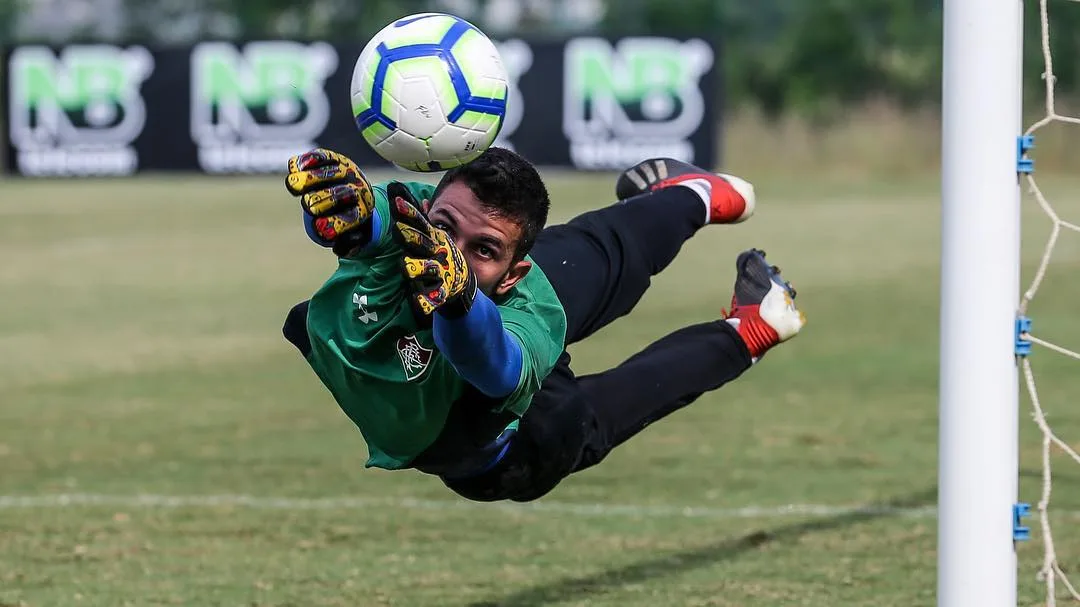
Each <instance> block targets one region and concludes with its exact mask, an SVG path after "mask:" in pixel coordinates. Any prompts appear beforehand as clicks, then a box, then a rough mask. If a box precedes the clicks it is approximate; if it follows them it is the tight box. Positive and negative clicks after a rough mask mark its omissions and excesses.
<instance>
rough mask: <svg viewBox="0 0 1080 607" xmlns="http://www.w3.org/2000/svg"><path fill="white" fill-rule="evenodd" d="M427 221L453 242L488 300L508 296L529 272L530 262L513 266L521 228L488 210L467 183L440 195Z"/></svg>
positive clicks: (522, 262) (456, 183) (445, 189)
mask: <svg viewBox="0 0 1080 607" xmlns="http://www.w3.org/2000/svg"><path fill="white" fill-rule="evenodd" d="M428 220H429V221H430V222H431V224H432V225H434V226H435V227H437V228H440V229H442V230H445V231H446V233H447V234H449V236H450V238H451V239H453V241H454V244H455V245H457V248H458V249H460V250H461V252H462V254H464V255H465V261H466V262H467V263H468V264H469V268H470V269H471V270H472V272H473V274H474V275H476V283H477V286H478V287H479V288H480V290H481V291H483V292H484V294H486V295H488V296H489V297H490V296H493V295H502V294H504V293H506V292H507V291H509V290H510V289H511V288H512V287H513V286H514V285H515V284H516V283H517V281H518V280H521V279H522V278H523V277H524V276H525V274H526V273H527V272H528V271H529V267H530V266H531V264H530V263H529V262H527V261H518V262H516V263H511V261H512V260H513V257H514V253H515V252H516V248H517V242H518V239H519V238H520V237H521V226H520V225H519V224H518V223H517V222H515V221H513V220H511V219H507V218H504V217H498V216H494V215H491V214H489V213H488V212H487V211H485V210H484V208H483V206H482V205H481V203H480V200H479V199H478V198H477V197H476V195H475V194H473V192H472V190H471V189H469V186H467V185H465V184H464V183H462V182H460V181H455V182H452V183H450V184H449V185H447V186H446V187H444V188H443V189H442V191H441V192H439V197H438V198H436V199H435V200H434V201H433V202H432V203H431V209H430V211H429V212H428Z"/></svg>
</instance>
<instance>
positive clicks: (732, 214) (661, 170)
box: [615, 158, 756, 223]
mask: <svg viewBox="0 0 1080 607" xmlns="http://www.w3.org/2000/svg"><path fill="white" fill-rule="evenodd" d="M673 185H681V186H686V187H688V188H690V189H692V190H694V192H695V193H697V195H698V196H700V197H701V200H702V201H703V202H704V203H705V223H740V222H743V221H746V220H747V219H750V216H751V215H753V214H754V206H755V203H756V200H755V196H754V186H753V185H752V184H751V183H750V182H748V181H746V180H745V179H740V178H739V177H735V176H734V175H725V174H723V173H720V174H715V173H710V172H708V171H706V170H705V169H703V168H700V167H696V166H694V165H692V164H689V163H686V162H683V161H681V160H675V159H673V158H650V159H649V160H644V161H642V162H639V163H637V164H635V165H634V166H632V167H630V168H629V169H626V170H625V171H623V173H622V175H619V179H618V181H616V182H615V196H616V197H618V199H619V200H626V199H627V198H631V197H633V196H637V195H639V194H644V193H646V192H652V191H656V190H659V189H663V188H666V187H670V186H673Z"/></svg>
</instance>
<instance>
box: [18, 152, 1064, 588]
mask: <svg viewBox="0 0 1080 607" xmlns="http://www.w3.org/2000/svg"><path fill="white" fill-rule="evenodd" d="M748 177H750V178H751V179H754V178H755V176H754V175H748ZM549 180H550V184H551V187H552V193H553V199H554V200H555V208H554V214H555V217H554V221H563V220H565V219H567V218H568V217H570V216H572V215H573V214H574V213H576V212H579V211H582V210H585V209H588V208H591V207H595V206H597V205H599V204H603V203H606V201H607V200H608V199H609V197H610V192H611V190H612V187H611V184H612V177H611V176H575V175H569V174H564V173H554V172H553V173H552V174H551V175H549ZM757 185H758V192H759V196H760V211H759V213H758V215H757V216H756V217H755V218H754V219H753V220H752V221H750V222H749V223H747V224H743V225H740V226H737V227H730V228H714V229H709V230H706V231H704V232H702V233H701V234H700V235H699V236H698V237H697V238H695V239H694V240H692V241H691V242H689V243H688V244H687V245H686V247H685V248H684V250H683V253H682V255H681V256H680V258H679V259H678V260H677V261H676V262H675V264H674V265H673V266H672V267H671V268H669V270H668V271H666V272H665V273H664V274H662V275H661V276H660V277H659V278H658V279H656V281H655V282H654V286H653V288H652V290H651V291H650V292H649V294H648V295H647V296H646V298H645V300H644V301H643V302H642V303H641V304H640V306H639V307H638V309H637V310H636V311H635V312H634V314H633V316H632V317H630V318H628V319H624V320H622V321H620V322H617V323H615V324H613V325H612V326H610V327H608V328H607V329H605V330H603V331H601V332H600V333H599V334H597V335H596V336H595V337H594V338H592V339H591V340H589V341H588V342H587V343H584V344H581V345H580V346H577V347H575V348H574V350H573V354H574V360H575V366H576V367H577V370H578V371H579V372H589V371H596V370H600V369H603V368H605V367H607V366H610V365H613V364H615V363H617V362H619V360H620V359H621V358H623V357H625V356H626V355H628V354H629V353H631V352H633V351H635V350H636V349H638V348H641V347H643V346H645V345H646V344H647V343H649V342H650V341H651V340H653V339H655V338H657V337H660V336H661V335H663V334H664V333H666V332H668V331H671V330H674V329H676V328H678V327H679V326H681V325H682V324H686V323H690V322H695V321H698V320H705V319H709V318H712V317H715V316H716V314H717V313H718V311H719V309H720V307H721V306H723V305H725V304H726V303H727V300H728V299H729V298H730V284H731V281H732V278H733V276H732V262H733V259H734V256H735V254H736V253H737V252H738V251H740V250H742V249H744V248H747V247H749V246H761V247H763V248H765V249H766V250H768V252H769V256H770V258H771V259H774V260H775V261H776V262H778V263H779V264H780V265H781V266H782V267H783V268H784V271H785V275H787V276H788V277H790V278H791V279H792V280H793V281H794V282H795V284H796V286H797V287H798V289H799V301H800V304H801V306H802V307H803V309H804V310H805V311H806V313H807V316H808V317H809V320H810V322H809V324H808V326H807V328H806V330H805V332H804V334H803V335H801V336H799V337H798V338H797V339H796V340H794V341H792V342H791V343H790V344H787V345H785V346H783V347H781V348H779V349H778V350H776V351H775V352H774V353H771V354H770V355H769V356H768V357H767V358H766V359H765V360H764V361H763V362H762V363H761V365H760V366H758V367H757V368H755V369H753V370H751V371H750V372H748V373H747V374H746V375H744V376H743V378H742V379H740V380H738V381H737V382H735V383H733V384H731V385H729V386H727V387H725V388H723V389H722V390H720V391H718V392H715V393H712V394H709V395H706V396H704V397H703V398H701V399H700V400H699V401H698V402H697V403H695V404H694V405H693V406H691V407H689V408H688V409H686V410H683V411H681V412H679V413H677V414H676V415H673V416H672V417H670V418H668V419H666V420H664V421H663V422H660V423H657V424H655V425H654V426H652V427H650V428H649V429H648V430H647V431H645V432H644V433H643V434H641V435H640V436H639V437H637V438H636V439H634V440H633V441H632V442H631V443H628V444H627V445H625V446H624V447H622V448H620V449H618V450H617V451H615V452H614V453H613V454H612V455H611V457H610V458H609V459H608V460H607V461H606V462H604V463H603V464H602V465H600V466H599V467H597V468H595V469H593V470H590V471H588V472H586V473H583V474H580V475H578V476H575V477H572V478H570V479H568V480H567V481H566V482H565V483H564V484H563V485H561V486H560V487H559V488H558V489H557V490H556V491H555V492H554V493H552V494H551V495H550V496H548V497H547V498H545V499H544V500H542V501H541V502H540V503H539V505H540V507H538V508H505V507H498V506H471V505H469V504H467V503H466V502H464V501H463V500H460V499H458V498H457V497H456V496H454V495H453V494H451V493H449V492H448V491H447V490H446V489H445V488H444V487H443V486H442V485H441V484H440V483H439V482H438V481H437V480H435V479H432V478H428V477H425V476H422V475H420V474H417V473H413V472H403V473H402V472H399V473H391V472H385V471H379V470H364V469H363V462H364V460H365V457H366V451H365V448H364V445H363V443H362V441H361V440H360V436H359V434H358V433H357V431H356V430H355V428H354V427H353V426H352V425H351V424H350V423H349V422H348V420H347V419H346V418H345V417H344V415H342V414H341V412H340V411H339V410H338V408H337V406H336V405H335V404H334V402H333V401H332V400H331V399H330V398H329V396H328V394H327V393H326V391H325V390H324V389H323V388H322V387H321V385H320V384H319V383H318V382H317V380H316V379H315V377H314V376H313V375H312V374H311V372H310V371H309V370H308V369H307V368H306V366H305V364H304V363H303V361H302V360H301V359H300V358H299V357H298V355H296V354H295V352H294V351H293V350H292V347H291V346H289V345H288V344H287V343H286V342H284V340H283V339H282V338H281V337H280V332H279V328H280V325H281V321H282V319H283V317H284V314H285V312H286V311H287V310H288V308H289V307H290V306H291V305H292V304H293V303H295V302H296V301H299V300H300V299H302V298H305V297H307V296H308V295H310V293H311V292H312V291H313V290H314V289H315V288H316V287H317V286H318V285H319V284H320V283H321V281H322V280H323V279H324V278H325V277H326V276H327V275H328V273H329V272H330V271H331V269H332V267H333V263H334V262H333V259H332V258H330V257H329V256H328V254H327V252H326V251H324V250H321V249H318V248H317V247H315V246H313V245H311V244H310V243H308V242H307V240H306V238H305V237H304V235H303V232H302V230H301V229H300V226H299V222H298V213H299V210H298V208H297V206H296V205H295V202H294V201H293V200H292V199H290V198H289V197H288V196H287V195H286V194H285V193H284V192H283V189H282V188H281V183H280V180H279V179H277V178H275V177H267V178H264V179H226V178H221V179H191V178H184V179H181V178H165V177H148V178H142V179H138V180H129V181H111V180H102V181H70V182H32V181H27V182H23V181H8V182H5V184H4V186H5V189H4V191H5V197H4V201H3V204H0V255H2V256H3V258H4V260H5V261H4V263H3V264H0V298H2V301H3V310H4V314H3V315H2V316H0V395H2V396H0V403H2V406H0V495H2V496H27V497H41V496H50V495H56V494H94V495H104V496H112V497H111V499H114V501H112V502H108V503H103V504H98V505H93V504H89V505H88V504H71V505H67V506H58V505H55V504H54V505H51V506H41V505H38V506H33V505H28V506H25V507H3V508H0V605H4V606H10V605H29V606H33V607H44V606H53V605H108V606H117V605H161V604H164V605H200V606H209V605H236V606H240V605H279V606H280V605H305V606H308V605H407V606H410V607H412V606H420V605H440V606H441V605H473V606H480V605H489V606H490V605H512V606H520V605H549V604H560V605H620V606H621V605H726V606H743V605H815V606H818V605H820V606H828V607H832V606H836V605H845V606H846V605H874V606H888V605H897V606H901V605H902V606H905V607H907V606H911V605H933V604H934V601H935V585H936V560H935V559H936V557H935V545H936V519H935V518H934V517H932V516H912V515H908V514H896V513H889V512H883V513H880V514H875V513H869V514H853V513H843V512H840V513H837V514H835V515H820V516H816V515H810V514H805V515H783V516H781V515H776V514H768V513H764V512H763V514H762V515H761V516H759V517H747V518H737V517H732V516H725V512H730V511H731V510H732V509H739V508H745V507H758V508H762V509H765V510H767V509H770V508H776V507H779V506H783V505H785V504H821V505H831V506H837V507H846V506H858V505H864V504H878V505H881V504H885V505H892V506H896V507H897V508H898V509H900V510H903V509H907V508H925V507H931V508H932V507H933V506H934V505H935V504H936V482H937V479H936V476H937V421H936V420H937V356H938V317H937V307H938V226H939V208H938V194H937V192H938V182H937V181H936V179H912V178H905V179H904V180H902V181H899V180H898V181H895V182H891V183H887V182H869V181H859V180H847V181H844V180H840V179H839V178H833V179H828V180H827V179H822V180H817V181H814V180H811V181H807V180H787V181H785V180H779V179H764V180H759V181H758V183H757ZM1044 185H1045V186H1046V188H1047V190H1048V192H1049V194H1050V195H1051V200H1053V201H1054V202H1055V203H1057V204H1058V205H1059V209H1060V210H1061V211H1062V213H1063V214H1064V215H1065V216H1066V218H1071V219H1073V220H1074V221H1075V220H1080V202H1077V200H1076V193H1077V192H1080V181H1067V180H1057V181H1052V180H1049V181H1047V182H1046V183H1045V184H1044ZM1030 202H1031V201H1030V200H1027V201H1026V206H1027V208H1028V210H1027V211H1026V213H1025V246H1024V252H1025V279H1026V278H1028V277H1030V272H1031V269H1032V264H1033V263H1034V262H1035V261H1037V259H1038V256H1039V254H1040V251H1041V246H1042V244H1043V242H1044V241H1045V237H1046V235H1047V233H1048V228H1049V224H1048V222H1047V221H1046V220H1045V218H1044V217H1043V216H1042V215H1040V214H1039V213H1038V212H1037V210H1035V208H1034V206H1033V205H1032V204H1030ZM1078 270H1080V236H1077V235H1075V234H1070V235H1066V236H1064V237H1063V239H1062V241H1061V244H1060V248H1059V250H1058V252H1057V254H1056V256H1055V263H1054V265H1053V266H1052V269H1051V273H1050V275H1049V278H1048V280H1047V282H1046V284H1045V286H1044V288H1043V291H1041V292H1040V295H1039V297H1038V299H1037V300H1036V304H1035V306H1034V307H1033V309H1032V315H1033V316H1034V317H1035V319H1036V329H1037V332H1038V333H1039V334H1040V335H1041V336H1043V337H1045V338H1049V339H1052V340H1055V341H1058V342H1060V343H1062V344H1064V345H1069V346H1072V347H1073V348H1076V347H1080V315H1078V314H1077V309H1076V306H1075V303H1074V302H1075V301H1076V299H1077V297H1080V281H1078V280H1077V277H1078ZM978 303H979V294H978V293H973V294H972V298H971V305H972V306H977V305H978ZM1033 362H1034V364H1035V368H1036V373H1037V376H1038V378H1039V381H1040V387H1041V395H1042V397H1043V399H1044V400H1045V404H1046V407H1047V408H1048V409H1049V411H1050V413H1051V423H1052V424H1053V425H1054V426H1055V429H1057V430H1058V431H1059V432H1060V433H1061V436H1062V437H1063V438H1064V439H1065V440H1066V441H1070V442H1071V444H1076V443H1077V442H1080V411H1078V410H1076V409H1075V407H1072V406H1071V405H1072V404H1073V403H1074V402H1075V395H1076V394H1078V393H1080V373H1077V370H1078V369H1080V366H1078V364H1077V363H1073V362H1070V361H1068V360H1067V359H1064V358H1063V357H1059V356H1057V355H1053V354H1051V353H1049V352H1046V351H1044V350H1036V354H1035V357H1034V361H1033ZM1022 406H1023V409H1022V412H1021V422H1022V423H1021V428H1022V461H1021V469H1022V471H1021V498H1022V499H1023V500H1025V501H1028V502H1031V503H1033V504H1034V503H1035V502H1037V501H1038V490H1039V478H1040V473H1041V472H1040V471H1041V468H1040V461H1039V455H1040V450H1039V449H1040V442H1039V435H1038V432H1037V430H1036V429H1035V427H1034V425H1033V424H1032V423H1031V422H1030V417H1029V414H1028V411H1029V405H1028V402H1027V399H1026V397H1025V398H1024V400H1023V401H1022ZM972 423H977V420H972ZM986 448H987V449H988V450H991V449H994V445H986ZM1054 463H1055V465H1056V466H1057V467H1056V468H1055V472H1056V475H1055V493H1054V497H1053V503H1052V506H1053V507H1054V508H1057V509H1059V511H1061V512H1062V514H1060V515H1056V516H1055V517H1053V519H1052V520H1053V522H1054V523H1055V525H1056V539H1057V547H1058V551H1059V555H1060V558H1061V562H1062V566H1063V568H1064V569H1065V570H1066V571H1075V570H1077V569H1078V568H1080V533H1078V532H1077V530H1076V528H1075V524H1074V523H1075V519H1074V518H1073V517H1070V516H1066V515H1065V514H1064V513H1065V512H1067V511H1080V483H1078V482H1077V481H1078V480H1080V468H1078V467H1077V466H1076V465H1074V464H1071V463H1069V462H1068V461H1067V460H1066V458H1064V457H1062V456H1061V455H1060V454H1058V453H1057V452H1056V451H1055V455H1054ZM140 494H149V495H168V496H186V497H189V498H198V497H199V496H212V495H249V496H253V497H255V498H290V499H293V500H296V501H292V502H278V503H277V507H251V506H245V505H243V504H235V503H233V504H230V503H227V502H226V503H221V504H218V505H214V504H205V503H203V504H195V505H187V506H184V505H173V506H172V507H165V506H162V505H160V504H158V505H155V504H153V503H149V504H144V505H138V504H136V503H134V502H133V501H132V498H133V497H134V496H138V495H140ZM337 498H349V499H352V500H354V501H355V500H359V501H357V502H356V503H353V504H351V505H350V504H344V505H342V504H339V505H336V506H335V505H334V503H332V502H325V501H323V502H319V501H311V500H319V499H337ZM575 504H578V505H582V504H584V505H592V504H599V505H603V506H608V507H609V508H608V510H606V511H604V510H597V511H593V512H589V511H576V510H574V509H573V508H572V507H571V506H572V505H575ZM7 505H8V506H11V504H10V503H8V504H7ZM264 505H265V504H264ZM271 505H273V504H271ZM394 505H397V507H396V508H395V507H394ZM304 506H306V507H304ZM545 506H546V507H545ZM683 507H696V508H700V509H702V510H700V511H699V514H700V516H683V515H680V514H679V509H680V508H683ZM1030 524H1031V526H1032V529H1033V533H1034V537H1033V540H1032V541H1030V542H1026V543H1021V544H1020V545H1019V548H1018V550H1019V556H1020V569H1019V578H1020V594H1021V604H1024V605H1035V604H1039V603H1041V602H1043V600H1044V594H1043V587H1042V585H1041V583H1040V582H1039V581H1038V580H1037V579H1036V577H1035V575H1036V572H1037V570H1038V568H1039V566H1040V564H1041V559H1042V554H1043V546H1042V542H1041V540H1040V538H1039V535H1038V522H1037V520H1035V519H1031V520H1030Z"/></svg>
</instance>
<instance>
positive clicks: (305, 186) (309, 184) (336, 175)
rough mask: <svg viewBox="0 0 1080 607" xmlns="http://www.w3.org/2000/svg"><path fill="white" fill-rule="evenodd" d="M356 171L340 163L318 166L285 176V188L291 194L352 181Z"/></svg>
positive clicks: (295, 194)
mask: <svg viewBox="0 0 1080 607" xmlns="http://www.w3.org/2000/svg"><path fill="white" fill-rule="evenodd" d="M356 175H357V173H356V172H354V171H353V169H351V168H349V167H347V166H345V165H342V164H331V165H329V166H320V167H315V168H313V169H310V170H307V171H299V172H297V173H289V174H288V175H286V176H285V189H287V190H288V191H289V193H290V194H292V195H293V196H299V195H300V194H306V193H308V192H311V191H313V190H319V189H324V188H327V187H329V186H332V185H338V184H341V183H346V182H349V181H354V180H355V177H356Z"/></svg>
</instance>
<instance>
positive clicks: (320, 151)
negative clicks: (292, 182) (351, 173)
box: [289, 148, 357, 173]
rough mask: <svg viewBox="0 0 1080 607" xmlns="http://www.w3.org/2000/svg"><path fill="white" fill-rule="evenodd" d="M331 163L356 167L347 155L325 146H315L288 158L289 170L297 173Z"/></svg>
mask: <svg viewBox="0 0 1080 607" xmlns="http://www.w3.org/2000/svg"><path fill="white" fill-rule="evenodd" d="M332 164H340V165H342V166H345V167H347V168H351V169H357V166H356V163H354V162H353V161H352V160H350V159H349V158H348V157H346V156H343V155H341V154H339V153H337V152H335V151H333V150H328V149H326V148H315V149H313V150H309V151H307V152H304V153H303V154H298V155H296V156H293V157H292V158H290V159H289V172H290V173H299V172H301V171H308V170H311V169H314V168H317V167H325V166H329V165H332Z"/></svg>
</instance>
